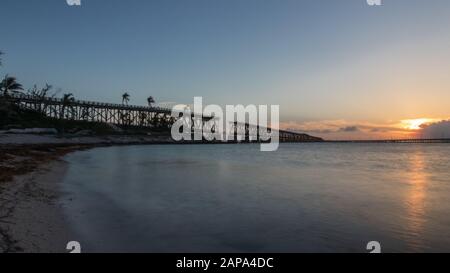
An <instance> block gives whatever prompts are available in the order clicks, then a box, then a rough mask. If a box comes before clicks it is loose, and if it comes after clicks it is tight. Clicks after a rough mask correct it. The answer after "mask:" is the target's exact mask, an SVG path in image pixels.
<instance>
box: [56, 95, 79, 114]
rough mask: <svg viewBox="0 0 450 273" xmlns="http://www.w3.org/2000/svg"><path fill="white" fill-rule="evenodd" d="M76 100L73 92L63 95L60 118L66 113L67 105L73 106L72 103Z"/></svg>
mask: <svg viewBox="0 0 450 273" xmlns="http://www.w3.org/2000/svg"><path fill="white" fill-rule="evenodd" d="M73 102H75V97H74V96H73V94H72V93H67V94H64V95H63V98H62V106H61V113H60V116H59V117H60V118H61V119H63V118H64V113H65V110H66V108H67V107H70V108H72V106H71V105H72V103H73Z"/></svg>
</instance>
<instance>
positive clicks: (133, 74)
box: [0, 0, 450, 139]
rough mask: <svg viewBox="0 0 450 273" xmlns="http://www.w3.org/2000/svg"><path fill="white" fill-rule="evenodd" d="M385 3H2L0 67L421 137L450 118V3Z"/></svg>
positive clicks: (100, 88)
mask: <svg viewBox="0 0 450 273" xmlns="http://www.w3.org/2000/svg"><path fill="white" fill-rule="evenodd" d="M382 2H383V5H382V6H369V5H367V3H366V1H365V0H345V1H335V0H160V1H156V0H151V1H150V0H127V1H125V0H108V1H105V0H82V1H81V3H82V5H81V6H79V7H76V6H69V5H67V3H66V1H65V0H39V1H29V0H2V1H1V4H0V14H2V16H0V33H2V37H1V38H0V50H1V51H3V52H5V53H6V54H5V55H4V56H3V66H2V67H0V75H3V74H6V73H8V74H10V75H14V76H16V77H17V78H18V80H19V81H20V82H21V83H22V84H23V85H24V86H26V87H32V86H33V85H34V84H37V85H40V86H42V85H43V84H45V83H50V84H52V85H53V86H55V88H61V89H62V90H64V92H71V93H73V94H74V95H75V97H76V98H79V99H85V100H94V101H107V102H120V101H121V94H122V93H123V92H125V91H127V92H128V93H130V94H131V101H130V103H132V104H138V105H139V104H146V98H147V97H148V96H149V95H152V96H153V97H154V98H155V99H156V100H157V102H159V103H160V104H161V105H170V104H174V103H186V104H191V103H192V102H193V98H194V96H202V97H203V100H204V103H205V104H219V105H226V104H232V105H236V104H244V105H248V104H256V105H260V104H264V105H271V104H277V105H280V117H281V125H282V127H283V128H285V129H290V130H296V131H300V132H306V133H310V134H313V135H317V136H322V137H324V138H326V139H379V138H403V137H414V136H423V135H424V134H425V131H424V128H425V127H427V126H428V125H431V124H433V125H439V126H441V127H442V126H443V124H444V125H445V124H447V123H442V122H441V121H442V120H449V119H450V77H449V74H450V73H449V72H450V31H449V30H448V28H449V25H450V1H448V0H430V1H423V0H383V1H382ZM447 125H448V124H447ZM444 127H445V126H444ZM428 131H433V130H428ZM433 132H434V131H433ZM439 132H440V133H439V134H440V135H439V136H442V135H444V136H446V134H448V137H450V130H447V131H446V130H445V129H444V131H442V130H441V131H439ZM442 132H444V133H442ZM427 134H428V133H427Z"/></svg>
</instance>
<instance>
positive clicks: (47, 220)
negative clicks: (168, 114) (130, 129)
mask: <svg viewBox="0 0 450 273" xmlns="http://www.w3.org/2000/svg"><path fill="white" fill-rule="evenodd" d="M155 143H160V144H161V143H171V140H168V139H164V138H157V137H150V136H139V137H136V136H109V137H76V138H60V137H56V136H45V135H6V134H5V135H0V152H1V155H2V156H1V157H0V252H7V253H9V252H25V253H29V252H32V253H49V252H66V249H65V246H66V244H67V242H69V241H70V240H71V239H70V229H69V227H68V225H67V224H66V222H65V219H64V216H63V214H62V213H61V206H63V203H61V202H57V201H56V200H57V198H56V197H59V198H58V199H60V200H61V197H64V198H62V199H64V200H65V201H67V202H70V196H65V195H64V194H65V193H63V192H61V191H60V187H59V185H58V183H60V182H61V178H62V177H63V176H64V174H65V170H66V166H67V163H66V162H65V161H64V160H63V157H64V155H66V154H68V153H70V152H74V151H79V150H83V149H90V148H93V147H101V146H111V145H131V144H155ZM66 197H67V198H66ZM66 199H67V200H66Z"/></svg>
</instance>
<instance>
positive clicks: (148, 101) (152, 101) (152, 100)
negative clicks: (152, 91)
mask: <svg viewBox="0 0 450 273" xmlns="http://www.w3.org/2000/svg"><path fill="white" fill-rule="evenodd" d="M147 103H148V106H149V107H152V104H153V103H155V99H154V98H153V97H152V96H150V97H148V98H147Z"/></svg>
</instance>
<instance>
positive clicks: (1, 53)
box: [0, 51, 4, 66]
mask: <svg viewBox="0 0 450 273" xmlns="http://www.w3.org/2000/svg"><path fill="white" fill-rule="evenodd" d="M3 54H4V53H3V52H2V51H0V56H2V55H3ZM0 66H2V58H0Z"/></svg>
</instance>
